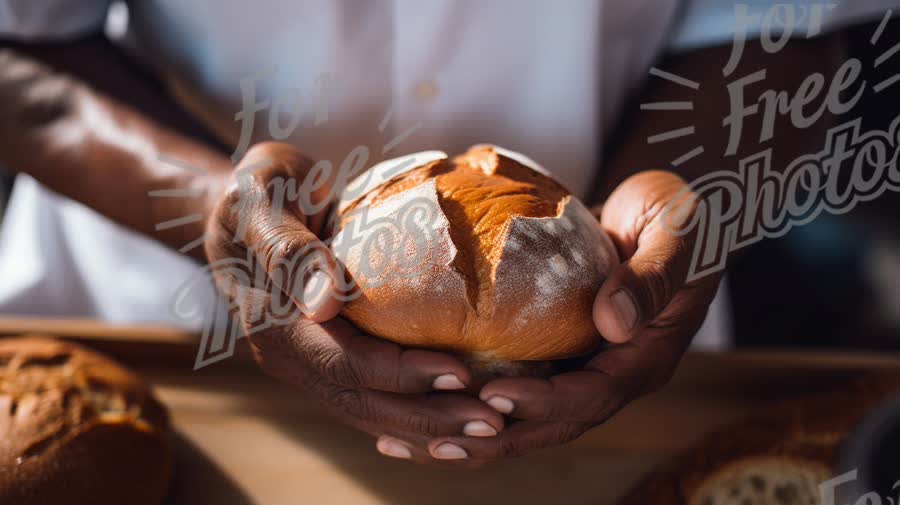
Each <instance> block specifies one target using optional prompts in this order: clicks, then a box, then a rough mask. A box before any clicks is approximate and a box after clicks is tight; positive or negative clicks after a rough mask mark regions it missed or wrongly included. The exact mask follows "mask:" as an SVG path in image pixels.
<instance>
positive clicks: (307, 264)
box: [206, 143, 343, 321]
mask: <svg viewBox="0 0 900 505" xmlns="http://www.w3.org/2000/svg"><path fill="white" fill-rule="evenodd" d="M310 166H311V163H310V162H309V160H307V159H306V158H304V157H303V156H302V155H301V154H300V153H299V151H297V150H296V149H293V148H291V147H290V146H286V145H283V144H274V143H272V144H264V145H261V146H256V147H254V148H253V149H251V150H250V151H249V152H248V153H247V155H246V156H245V157H244V159H243V160H242V161H241V163H240V164H239V165H238V167H237V168H236V171H235V173H236V176H235V179H234V182H233V184H232V185H231V186H230V187H229V188H228V189H227V190H226V192H225V196H224V198H222V200H221V201H220V203H219V205H218V207H217V209H216V212H215V216H214V218H213V221H212V223H211V225H210V227H209V228H210V230H211V234H212V235H213V240H208V241H207V242H206V244H207V255H208V257H209V258H210V262H211V264H212V266H213V273H214V275H216V277H217V281H223V282H220V289H224V290H225V291H226V292H229V291H235V288H234V286H232V285H233V284H234V283H236V282H241V281H244V283H246V279H240V278H236V277H235V276H234V275H223V274H222V273H221V272H217V269H216V266H217V264H216V262H217V261H223V260H229V259H233V258H247V257H249V258H250V259H251V260H252V261H254V262H256V263H258V264H259V266H260V267H261V268H262V269H263V271H264V272H265V273H266V280H267V281H268V283H269V284H267V286H268V285H270V286H272V288H273V289H277V290H279V291H281V292H282V293H283V294H285V295H286V296H288V297H289V299H290V300H291V301H293V302H294V304H295V305H296V306H297V307H298V308H299V309H300V310H301V311H302V312H303V313H304V314H305V315H306V316H307V317H309V318H310V319H312V320H314V321H326V320H329V319H331V318H333V317H335V316H336V315H337V314H338V312H339V311H340V309H341V307H342V302H341V298H340V296H339V295H340V293H341V291H342V286H343V273H342V272H341V271H340V268H339V267H338V263H337V261H335V259H334V257H333V255H332V253H331V251H330V250H329V249H328V247H326V246H325V245H324V244H323V243H322V242H321V241H320V240H319V238H318V237H317V236H316V234H315V233H314V232H313V231H312V230H311V229H310V228H309V226H310V223H311V222H313V224H315V223H318V222H319V221H321V220H322V219H323V218H322V217H321V216H320V214H323V213H324V210H319V211H318V212H317V213H316V214H307V213H306V212H305V211H304V207H307V208H309V207H310V205H314V204H317V203H322V202H323V201H324V200H326V199H327V198H328V194H327V192H326V191H324V189H323V188H321V187H320V188H317V190H316V191H312V192H306V193H304V192H303V187H302V181H301V180H298V179H299V178H302V177H303V175H304V174H306V173H308V171H309V167H310ZM291 198H293V200H297V201H291ZM302 203H305V204H306V205H302ZM321 207H324V206H321ZM308 210H309V209H308ZM248 251H249V253H250V254H249V255H248ZM219 270H221V271H224V273H225V274H230V273H233V271H232V270H230V269H219ZM245 277H247V278H249V279H251V280H255V276H254V275H252V272H250V273H248V274H247V275H246V276H245ZM222 284H224V285H222ZM254 287H257V288H263V289H265V287H264V286H254Z"/></svg>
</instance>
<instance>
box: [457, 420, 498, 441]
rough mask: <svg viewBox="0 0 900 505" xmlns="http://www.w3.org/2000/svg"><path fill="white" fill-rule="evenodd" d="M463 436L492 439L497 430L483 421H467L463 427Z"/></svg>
mask: <svg viewBox="0 0 900 505" xmlns="http://www.w3.org/2000/svg"><path fill="white" fill-rule="evenodd" d="M463 434H464V435H468V436H470V437H493V436H495V435H496V434H497V430H495V429H494V427H493V426H491V425H490V424H488V423H486V422H484V421H469V422H467V423H466V425H465V426H463Z"/></svg>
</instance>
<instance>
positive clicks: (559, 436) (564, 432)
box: [552, 423, 587, 445]
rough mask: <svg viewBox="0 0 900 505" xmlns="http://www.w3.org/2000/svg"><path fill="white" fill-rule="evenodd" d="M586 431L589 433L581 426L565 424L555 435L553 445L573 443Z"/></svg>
mask: <svg viewBox="0 0 900 505" xmlns="http://www.w3.org/2000/svg"><path fill="white" fill-rule="evenodd" d="M585 431H587V430H586V428H585V427H584V426H583V425H581V424H575V423H564V424H562V425H560V426H559V428H558V429H557V430H556V432H555V433H554V440H553V441H552V442H553V445H560V444H565V443H567V442H571V441H573V440H575V439H577V438H578V437H580V436H581V435H583V434H584V432H585Z"/></svg>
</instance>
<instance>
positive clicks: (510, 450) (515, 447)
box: [500, 438, 525, 458]
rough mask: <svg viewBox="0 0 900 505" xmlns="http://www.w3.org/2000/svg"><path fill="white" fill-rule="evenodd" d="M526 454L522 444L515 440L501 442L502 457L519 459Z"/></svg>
mask: <svg viewBox="0 0 900 505" xmlns="http://www.w3.org/2000/svg"><path fill="white" fill-rule="evenodd" d="M524 453H525V451H524V449H523V447H522V444H521V443H519V441H518V440H516V439H513V438H507V439H504V440H503V441H502V442H500V456H501V457H504V458H518V457H521V456H522V455H523V454H524Z"/></svg>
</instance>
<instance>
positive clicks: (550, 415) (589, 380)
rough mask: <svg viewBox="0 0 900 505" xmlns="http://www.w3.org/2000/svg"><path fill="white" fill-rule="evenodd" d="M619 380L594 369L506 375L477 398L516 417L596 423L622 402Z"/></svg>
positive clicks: (623, 390) (486, 388)
mask: <svg viewBox="0 0 900 505" xmlns="http://www.w3.org/2000/svg"><path fill="white" fill-rule="evenodd" d="M622 382H623V381H621V380H617V379H616V378H613V377H610V376H608V375H606V374H604V373H602V372H600V371H596V370H580V371H577V372H570V373H564V374H560V375H556V376H554V377H551V378H549V379H539V378H524V377H523V378H513V377H510V378H501V379H496V380H493V381H491V382H489V383H488V384H486V385H485V386H484V387H483V388H482V390H481V392H480V393H479V397H480V398H481V399H482V400H483V401H484V402H486V403H487V404H488V405H492V406H500V407H501V410H503V411H506V412H505V413H506V414H507V415H509V416H511V417H514V418H517V419H527V420H532V421H572V422H581V423H594V424H598V423H600V422H602V421H604V420H606V419H607V418H608V417H609V416H611V415H612V414H613V413H615V412H616V411H617V410H618V409H619V407H620V406H621V405H623V404H624V402H625V398H626V394H627V388H625V387H621V383H622Z"/></svg>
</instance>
